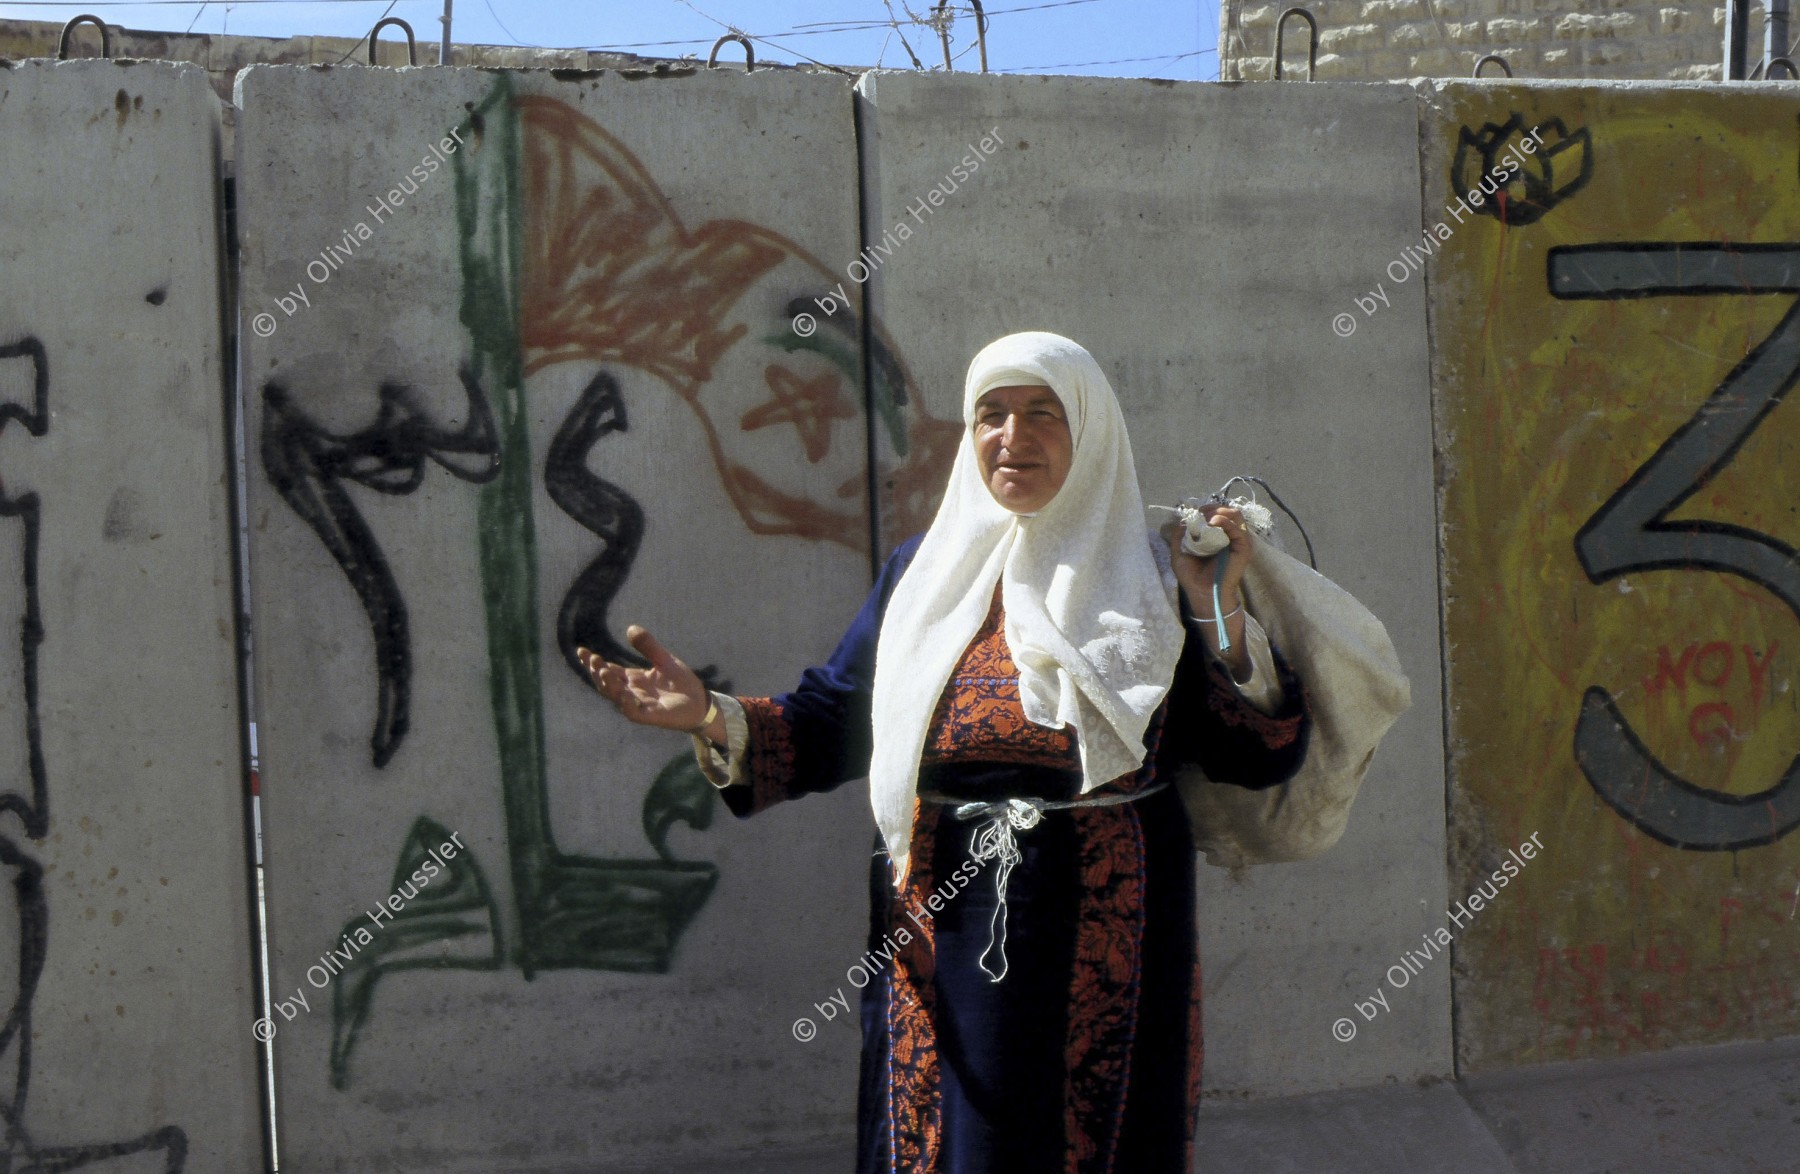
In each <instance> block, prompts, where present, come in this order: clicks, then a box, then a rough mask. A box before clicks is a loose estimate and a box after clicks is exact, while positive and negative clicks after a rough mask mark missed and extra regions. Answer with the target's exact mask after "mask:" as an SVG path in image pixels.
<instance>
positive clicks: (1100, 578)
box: [869, 331, 1182, 887]
mask: <svg viewBox="0 0 1800 1174" xmlns="http://www.w3.org/2000/svg"><path fill="white" fill-rule="evenodd" d="M1013 386H1044V387H1049V388H1050V389H1051V390H1053V391H1054V392H1056V394H1057V396H1058V398H1060V399H1061V400H1062V404H1063V410H1064V414H1065V415H1066V416H1067V418H1068V423H1069V434H1070V436H1071V438H1072V439H1073V440H1074V456H1073V459H1072V463H1071V465H1070V468H1069V475H1068V479H1067V480H1066V481H1065V482H1064V483H1063V486H1062V489H1061V490H1060V491H1059V492H1058V493H1057V495H1056V497H1055V498H1054V499H1052V500H1051V502H1050V503H1049V504H1048V505H1046V506H1045V507H1044V508H1043V509H1041V510H1039V511H1038V512H1037V513H1036V514H1034V515H1022V514H1014V513H1012V512H1011V511H1009V510H1008V509H1006V508H1005V507H1004V506H1002V505H1001V504H1000V503H999V502H997V501H995V500H994V498H993V496H992V494H990V493H989V492H988V488H987V485H986V484H985V482H984V481H983V479H982V476H981V468H980V464H979V462H978V461H977V460H976V456H975V445H974V420H975V401H976V400H978V399H980V398H981V396H982V395H983V394H985V393H986V392H988V391H991V390H992V389H994V388H996V387H1013ZM963 425H964V428H965V431H964V436H963V443H962V445H961V446H960V447H959V448H958V449H957V452H956V462H955V464H954V466H953V467H952V468H951V470H950V485H949V488H948V490H947V491H946V492H945V494H944V501H943V504H942V505H941V506H939V507H938V512H937V517H936V518H935V519H934V520H933V521H932V523H931V529H930V530H929V531H927V532H926V534H925V539H924V541H923V543H922V544H921V545H920V547H919V551H918V554H917V556H916V557H914V559H913V561H912V565H911V566H910V567H908V568H907V571H906V574H905V575H904V576H903V577H902V578H901V580H900V582H899V584H898V585H897V586H896V587H895V588H894V594H893V596H892V598H891V599H890V600H889V602H888V607H887V613H886V615H885V616H884V617H883V619H882V624H881V638H880V642H879V644H878V645H877V647H876V654H875V691H874V734H875V740H874V755H873V758H872V760H871V762H870V767H869V791H870V799H871V802H872V803H873V805H874V808H875V823H876V826H878V827H879V828H880V829H881V835H882V838H883V840H884V841H885V842H886V844H887V850H888V854H889V856H891V857H892V859H893V861H894V884H895V886H896V887H898V886H899V885H900V884H901V883H902V882H903V881H904V880H905V878H906V874H907V870H908V867H909V864H910V859H909V858H910V855H911V840H912V816H913V806H914V800H915V799H916V797H917V789H918V769H919V756H920V753H921V752H922V751H923V749H924V746H925V740H926V735H927V726H928V725H929V723H930V721H931V716H932V713H933V711H934V710H935V709H936V708H937V702H938V698H939V696H940V695H941V694H942V693H943V690H944V686H945V684H946V683H947V682H948V681H949V679H950V674H951V673H952V672H953V671H954V670H955V668H956V664H957V662H958V661H959V660H961V659H962V654H963V652H964V650H965V649H966V648H967V647H968V644H969V641H970V640H972V639H973V638H974V636H975V633H976V631H977V630H979V629H980V627H981V623H982V621H983V620H984V619H985V618H986V617H987V612H988V607H989V605H990V604H991V602H992V600H993V595H994V583H995V581H996V580H998V581H999V582H1000V583H1001V596H1002V604H1003V606H1004V607H1005V610H1006V643H1007V645H1008V647H1009V648H1011V650H1012V656H1013V660H1014V662H1015V663H1017V664H1018V666H1019V696H1020V700H1021V701H1022V703H1023V706H1024V710H1025V716H1026V717H1027V718H1028V719H1030V720H1031V721H1032V722H1035V723H1036V724H1038V725H1042V726H1049V727H1053V728H1058V729H1060V728H1063V727H1065V726H1070V727H1073V728H1074V730H1075V731H1076V733H1077V735H1078V738H1079V742H1080V748H1081V769H1082V775H1083V778H1082V786H1081V789H1082V791H1083V793H1085V792H1087V791H1090V790H1092V789H1093V788H1095V787H1098V786H1101V785H1102V784H1104V783H1108V782H1110V781H1112V780H1113V779H1115V778H1117V777H1118V776H1120V775H1122V774H1125V773H1126V772H1128V771H1131V770H1135V769H1136V768H1137V767H1138V766H1139V765H1141V764H1142V762H1143V759H1144V741H1143V738H1144V730H1145V728H1146V727H1147V726H1148V725H1149V722H1150V718H1151V715H1152V714H1154V713H1155V711H1156V707H1157V706H1158V705H1159V704H1161V702H1162V699H1163V696H1164V694H1166V693H1167V692H1168V689H1169V683H1170V681H1171V680H1172V679H1173V677H1174V675H1175V662H1176V660H1177V658H1178V657H1179V656H1180V653H1181V643H1182V629H1181V618H1180V614H1179V612H1178V611H1177V610H1176V602H1175V589H1176V588H1175V579H1174V576H1173V575H1172V574H1167V575H1165V573H1164V572H1163V571H1162V570H1161V569H1159V567H1158V562H1157V559H1156V558H1155V557H1154V555H1153V553H1152V548H1151V541H1150V536H1149V535H1148V533H1147V529H1146V523H1145V518H1144V502H1143V497H1142V495H1141V493H1140V491H1139V489H1138V481H1137V466H1136V464H1135V463H1134V462H1133V461H1132V459H1131V441H1130V438H1129V437H1128V436H1127V435H1126V433H1125V420H1124V417H1123V416H1122V415H1121V414H1120V411H1119V403H1118V400H1117V399H1116V398H1115V397H1114V396H1113V390H1112V386H1111V385H1110V384H1109V383H1107V381H1106V376H1105V374H1103V373H1102V372H1101V370H1100V365H1099V364H1098V363H1096V362H1095V361H1094V357H1093V356H1092V355H1090V354H1088V353H1087V351H1086V350H1084V349H1083V348H1082V347H1080V346H1079V345H1077V344H1076V343H1074V342H1071V341H1070V340H1069V339H1066V338H1063V337H1062V336H1061V335H1057V334H1045V333H1042V332H1037V331H1032V332H1028V333H1024V334H1009V335H1007V336H1006V337H1005V338H1002V339H999V340H997V341H995V342H993V343H990V344H988V346H986V347H984V348H983V349H982V351H981V353H980V354H978V355H976V356H975V359H974V361H973V362H971V363H970V364H969V374H968V378H967V379H966V380H965V382H964V384H963Z"/></svg>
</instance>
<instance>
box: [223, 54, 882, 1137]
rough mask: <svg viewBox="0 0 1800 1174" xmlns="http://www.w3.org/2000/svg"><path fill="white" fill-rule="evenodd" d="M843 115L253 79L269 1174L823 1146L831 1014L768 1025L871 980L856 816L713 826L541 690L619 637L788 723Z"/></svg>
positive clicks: (677, 783)
mask: <svg viewBox="0 0 1800 1174" xmlns="http://www.w3.org/2000/svg"><path fill="white" fill-rule="evenodd" d="M847 87H848V83H847V82H845V81H844V80H842V79H832V78H825V77H816V76H800V75H795V74H782V75H776V74H770V73H760V72H759V73H756V74H752V75H748V76H746V75H744V74H742V73H740V72H738V71H735V70H732V71H724V70H721V71H719V72H716V73H711V74H702V75H699V76H672V77H655V78H650V77H632V76H618V75H604V76H603V75H597V74H581V75H556V76H551V75H548V74H533V75H523V74H521V75H500V74H494V73H489V72H482V71H474V70H468V71H463V70H433V71H430V72H429V73H425V72H419V73H403V72H388V71H379V72H377V71H364V70H360V69H358V70H340V71H329V72H328V71H320V70H302V69H288V68H270V69H261V68H259V69H253V70H251V71H249V72H248V73H247V74H246V76H245V78H244V80H243V82H242V84H241V87H240V90H239V96H240V104H241V106H242V110H243V114H242V119H241V122H240V139H239V142H240V144H241V150H242V153H241V156H240V164H239V167H240V175H241V177H242V178H241V183H242V189H241V191H242V205H241V206H242V226H243V238H244V273H243V306H242V321H243V324H244V328H245V342H246V350H245V367H244V369H245V376H246V385H245V386H246V394H247V396H248V397H249V398H250V399H251V401H252V404H251V408H250V413H249V421H250V428H251V431H252V445H253V447H254V448H255V449H256V450H257V453H258V455H257V459H256V460H255V461H254V467H253V469H252V474H251V486H250V494H251V503H252V506H251V514H252V519H253V526H254V529H255V537H254V548H253V579H254V587H253V592H254V597H255V602H256V605H257V607H258V609H259V611H258V614H259V624H260V627H259V633H258V638H259V655H260V668H259V673H260V676H259V688H260V698H259V708H260V714H261V721H262V726H261V733H262V754H263V757H262V762H263V771H264V774H263V777H264V780H265V785H266V793H267V798H266V808H265V810H266V816H267V825H268V826H267V846H268V865H269V875H270V890H271V926H272V933H273V950H274V952H275V962H274V972H275V987H276V991H277V995H278V997H281V998H284V999H289V1000H292V999H293V996H294V994H295V992H299V993H300V994H302V995H305V996H307V997H308V1002H309V1004H310V1010H307V1009H304V1008H301V1007H298V1006H295V1007H293V1008H291V1009H292V1010H293V1012H294V1016H293V1018H292V1019H291V1020H290V1019H288V1018H286V1017H285V1016H279V1017H278V1019H277V1022H278V1026H279V1031H280V1034H279V1035H278V1037H277V1063H278V1083H279V1090H280V1091H279V1103H280V1108H281V1110H282V1113H283V1117H284V1122H285V1124H284V1129H285V1135H284V1155H283V1156H284V1169H287V1168H292V1169H294V1170H296V1171H303V1172H304V1171H311V1170H325V1169H331V1170H386V1169H393V1168H399V1167H404V1168H420V1169H423V1168H430V1169H433V1170H446V1171H448V1170H508V1171H512V1170H524V1169H550V1168H557V1169H562V1168H583V1169H587V1168H594V1167H595V1166H596V1165H597V1164H598V1163H600V1162H601V1160H602V1159H604V1160H607V1161H624V1160H628V1159H636V1158H644V1159H657V1158H663V1157H667V1156H670V1155H674V1154H677V1153H686V1154H689V1155H700V1154H718V1153H722V1152H727V1151H731V1150H735V1149H747V1148H755V1147H761V1146H769V1145H780V1144H791V1143H795V1142H802V1141H816V1140H820V1139H828V1140H842V1139H845V1138H847V1137H848V1136H849V1133H850V1131H851V1129H852V1120H853V1112H854V1102H855V1079H854V1074H855V1070H856V1059H855V1057H856V1051H857V1031H856V1029H855V1028H854V1027H853V1026H852V1025H851V1024H850V1023H848V1022H845V1021H843V1020H841V1019H840V1020H839V1021H836V1022H830V1021H827V1022H820V1023H818V1024H817V1027H818V1032H819V1034H818V1038H816V1039H814V1040H812V1041H811V1042H805V1043H803V1042H798V1041H796V1039H795V1038H793V1035H792V1030H793V1026H794V1023H795V1020H796V1019H797V1018H798V1017H800V1016H802V1015H806V1016H809V1017H811V1018H813V1019H815V1020H817V1019H819V1018H820V1015H819V1013H818V1012H817V1011H816V1010H815V1009H814V1004H815V1003H819V1002H822V1001H824V1000H826V998H827V997H828V996H829V995H831V994H832V993H833V992H834V991H837V990H839V989H840V988H842V989H845V990H848V991H849V995H850V997H851V998H852V999H854V996H855V994H856V992H855V990H854V989H850V987H849V984H848V983H847V981H846V978H845V970H846V968H847V967H849V966H850V965H851V964H852V963H854V962H855V961H856V959H857V957H858V956H859V954H860V952H861V950H862V946H863V936H864V930H865V926H866V905H865V900H866V898H865V896H864V884H865V882H864V877H865V876H866V870H867V867H868V860H869V851H870V846H871V841H872V828H871V821H870V818H869V815H868V806H867V795H866V791H864V790H862V789H861V788H858V787H847V788H844V789H843V790H841V791H839V792H837V793H834V794H832V795H830V796H827V797H823V798H819V799H815V800H811V801H808V802H806V803H804V804H797V805H794V806H792V807H790V808H786V809H777V810H774V811H771V812H768V813H766V814H764V815H761V816H759V817H758V818H756V819H755V820H753V821H749V822H746V823H739V822H737V821H735V820H733V819H731V818H729V817H728V816H727V815H726V814H725V813H724V811H723V809H722V807H721V805H719V804H718V803H717V801H716V799H715V798H714V796H713V793H712V791H711V789H710V787H708V786H707V785H706V784H705V783H704V782H703V781H702V780H701V779H700V778H699V777H698V775H697V772H695V771H694V770H693V769H692V767H691V759H690V758H689V757H688V742H687V740H686V739H683V738H678V737H674V736H670V735H666V734H657V733H654V732H645V731H639V730H636V729H634V728H631V727H627V726H626V725H625V723H624V722H623V721H622V720H621V719H619V718H618V717H617V716H615V715H614V714H613V713H612V712H611V711H610V709H609V708H608V707H607V706H605V705H604V704H603V703H601V702H600V701H599V700H598V698H596V697H595V696H593V694H592V693H591V691H590V690H589V689H588V687H587V686H586V684H585V683H584V681H583V679H582V678H581V677H580V676H579V675H578V673H577V671H575V669H574V668H573V667H572V665H571V663H570V660H569V659H568V654H569V649H570V646H571V645H572V644H573V643H575V642H577V641H580V642H585V643H588V644H590V645H594V646H596V647H606V646H607V644H608V642H610V641H615V640H620V639H622V637H623V631H624V628H625V626H626V624H627V623H629V622H642V623H645V624H646V625H648V626H649V627H650V628H651V630H652V631H654V632H656V633H657V634H658V635H659V636H660V637H662V638H663V639H664V641H665V642H666V643H667V644H668V645H669V646H670V647H671V648H673V649H674V650H676V651H677V652H678V653H679V654H681V655H683V656H685V657H687V658H688V659H689V660H690V661H691V662H692V663H694V664H696V665H710V666H715V667H714V669H713V672H714V675H715V679H717V680H719V681H721V682H726V681H728V682H729V687H730V688H732V689H733V690H735V691H737V692H740V693H750V694H755V693H772V692H777V691H780V690H783V689H787V688H791V687H792V685H793V683H794V681H795V679H796V677H797V674H798V671H799V669H800V668H802V667H803V666H804V665H806V664H809V663H814V662H817V661H818V660H820V659H822V658H823V657H825V656H826V655H827V654H828V653H829V651H830V649H831V648H832V646H833V645H834V644H835V642H836V640H837V638H838V636H839V635H840V633H841V631H842V629H843V626H844V625H845V624H846V623H847V622H848V621H849V619H850V617H851V616H852V615H853V614H854V612H855V609H856V608H857V606H858V605H859V604H860V603H861V600H862V598H863V596H864V594H865V592H866V591H867V588H868V584H869V582H870V572H869V555H868V549H867V547H868V532H869V523H868V505H867V467H866V464H867V456H866V453H867V449H866V435H867V428H866V423H865V420H864V413H863V407H862V404H863V393H862V388H861V379H862V349H861V345H860V338H861V330H860V328H859V327H857V326H856V324H855V321H854V319H852V318H851V317H850V316H849V313H848V312H844V313H840V314H838V315H836V316H828V315H822V314H817V307H816V306H815V307H812V308H813V309H814V311H815V314H817V316H816V317H814V318H810V319H806V320H801V319H799V318H797V317H796V314H797V312H798V310H799V308H800V307H803V306H807V305H808V304H809V303H808V302H807V301H805V300H804V299H810V298H812V297H816V296H817V295H818V294H819V293H820V292H822V291H823V289H824V288H825V287H826V286H827V285H828V284H829V283H830V282H831V281H832V280H835V275H836V274H838V273H841V271H842V269H843V266H844V265H845V264H846V263H847V262H848V261H850V260H851V259H852V258H854V257H855V255H856V251H857V238H856V157H855V141H854V137H853V125H852V106H851V101H850V94H849V91H848V88H847ZM447 136H448V139H447V138H446V137H447ZM434 144H435V145H436V150H434ZM437 151H442V152H444V157H443V158H439V157H438V154H437ZM426 159H431V160H433V161H435V162H436V166H435V167H433V166H429V165H427V164H426V163H424V162H423V161H424V160H426ZM415 165H416V166H420V167H423V168H424V174H423V176H421V177H416V178H415V179H414V180H413V182H412V187H413V188H414V189H415V190H413V191H411V192H408V191H407V190H406V185H405V183H404V180H405V178H406V177H408V176H409V175H414V174H415V173H414V172H413V170H412V169H413V168H414V167H415ZM397 185H398V195H399V197H400V201H403V203H400V206H399V207H398V208H397V209H396V210H395V211H393V212H391V213H389V212H385V211H382V210H381V209H380V208H379V207H374V208H371V207H370V206H371V205H376V204H377V201H378V200H379V199H381V198H383V197H384V196H385V195H386V194H387V193H390V191H391V190H393V189H396V186H397ZM388 202H389V204H390V205H391V204H395V203H399V201H395V200H393V199H391V198H390V199H389V200H388ZM303 294H304V295H305V296H304V297H302V295H303ZM284 299H285V300H284ZM796 299H802V300H801V301H800V302H799V303H798V305H796ZM259 315H268V317H266V318H261V317H259ZM888 392H889V394H890V395H893V394H894V393H895V392H899V393H900V394H899V395H898V396H897V398H895V399H894V400H893V401H892V402H891V403H890V404H889V405H888V406H887V407H886V408H885V409H884V411H886V412H887V413H888V420H889V423H890V424H891V425H892V426H893V427H895V428H896V429H897V433H898V434H899V435H906V434H908V433H909V432H910V430H911V429H912V423H911V422H910V417H909V416H908V412H909V411H911V409H909V408H908V407H907V406H906V404H905V402H904V401H905V396H904V386H903V385H901V386H898V387H889V388H888ZM890 447H892V446H890ZM884 451H885V450H884ZM908 459H909V458H904V457H901V456H899V454H898V453H896V452H892V451H886V452H885V455H884V462H885V463H886V464H888V465H890V466H894V467H897V468H901V469H904V468H906V467H907V463H908ZM684 764H688V765H684ZM453 834H454V835H455V836H458V837H460V843H461V844H462V845H463V846H464V847H463V849H462V851H461V853H460V854H459V855H458V856H457V857H456V859H455V860H454V861H451V860H445V861H443V862H442V864H444V865H446V866H448V867H447V870H446V871H443V872H441V873H440V874H439V876H438V877H437V878H436V879H431V878H429V877H428V878H427V880H428V881H429V883H428V884H427V885H426V886H425V888H424V889H423V890H419V889H417V888H416V887H415V888H412V892H413V893H414V896H412V897H405V896H404V895H403V902H402V903H403V904H404V905H405V907H406V909H405V912H404V914H402V915H398V916H396V917H395V918H394V919H393V920H392V921H391V922H389V923H384V924H382V925H379V926H377V925H374V924H372V923H371V921H370V918H369V917H368V916H367V911H369V910H371V909H373V908H375V907H376V905H377V903H378V902H380V901H382V899H383V898H385V897H387V896H388V895H389V894H391V893H394V892H395V891H396V886H397V884H399V883H400V882H401V881H403V880H405V878H406V877H407V876H408V875H409V874H410V873H411V872H412V870H413V868H414V866H415V864H418V863H421V862H423V861H424V860H426V859H429V854H428V852H427V849H428V848H430V847H432V846H441V844H442V843H443V842H444V841H445V840H447V839H450V838H451V837H452V835H453ZM409 887H410V886H409ZM403 893H404V891H403ZM357 928H363V929H367V930H369V931H370V933H369V936H370V940H369V941H367V942H364V941H362V940H361V937H360V935H358V934H357V933H356V929H357ZM346 935H348V936H346ZM334 946H335V947H337V948H338V949H339V950H340V951H342V952H343V953H344V954H349V955H351V957H350V958H349V959H348V960H347V961H344V962H343V963H342V970H343V972H342V973H335V971H336V970H337V965H336V964H334V963H333V962H332V961H331V960H330V959H329V958H327V960H326V961H325V962H324V963H323V964H322V965H324V966H325V969H324V970H319V971H313V972H312V974H313V979H322V980H323V982H322V984H321V983H315V982H314V981H313V980H312V979H309V977H308V969H309V967H312V966H314V965H315V964H320V963H319V959H320V958H321V956H322V955H328V953H329V951H330V950H331V948H333V947H334ZM321 986H322V987H323V988H324V989H321Z"/></svg>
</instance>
